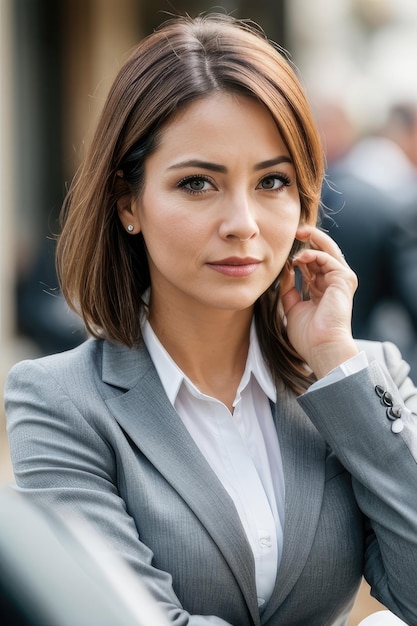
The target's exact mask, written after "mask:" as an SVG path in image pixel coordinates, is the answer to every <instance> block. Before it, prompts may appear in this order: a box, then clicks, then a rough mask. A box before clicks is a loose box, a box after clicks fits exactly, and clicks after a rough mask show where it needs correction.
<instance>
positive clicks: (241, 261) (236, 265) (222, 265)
mask: <svg viewBox="0 0 417 626" xmlns="http://www.w3.org/2000/svg"><path fill="white" fill-rule="evenodd" d="M260 263H261V262H260V260H259V259H255V258H252V257H245V258H240V257H228V258H227V259H220V260H218V261H212V262H210V263H207V265H208V267H210V268H211V269H213V270H215V271H216V272H219V273H220V274H223V275H225V276H230V277H233V278H244V277H246V276H250V275H251V274H253V273H254V272H256V270H257V269H258V267H259V265H260Z"/></svg>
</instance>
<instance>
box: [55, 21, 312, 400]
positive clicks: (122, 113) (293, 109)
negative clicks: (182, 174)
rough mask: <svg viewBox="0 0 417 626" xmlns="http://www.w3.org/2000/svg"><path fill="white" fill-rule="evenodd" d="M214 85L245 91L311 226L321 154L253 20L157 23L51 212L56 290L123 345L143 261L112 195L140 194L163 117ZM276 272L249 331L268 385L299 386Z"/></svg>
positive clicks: (279, 57) (298, 92)
mask: <svg viewBox="0 0 417 626" xmlns="http://www.w3.org/2000/svg"><path fill="white" fill-rule="evenodd" d="M216 91H226V92H234V93H239V94H244V95H246V96H249V97H253V98H256V99H257V100H258V101H260V102H262V103H263V104H264V105H265V106H266V107H267V108H268V109H269V111H270V113H271V115H272V117H273V118H274V120H275V122H276V124H277V127H278V129H279V131H280V133H281V135H282V137H283V140H284V142H285V144H286V146H287V148H288V150H289V153H290V155H291V158H292V159H293V163H294V166H295V171H296V177H297V185H298V190H299V195H300V202H301V216H302V219H303V220H304V221H305V222H308V223H313V224H314V223H316V221H317V213H318V206H319V198H320V191H321V184H322V178H323V169H324V164H323V151H322V147H321V144H320V139H319V135H318V132H317V129H316V126H315V123H314V120H313V116H312V113H311V110H310V106H309V104H308V102H307V100H306V97H305V95H304V92H303V89H302V87H301V85H300V83H299V80H298V78H297V76H296V73H295V71H294V69H293V68H292V66H291V64H290V62H289V61H288V59H287V58H286V56H285V54H284V53H283V51H282V50H281V49H280V48H279V47H278V46H277V45H275V44H273V43H272V42H270V41H268V39H267V38H266V37H265V35H264V34H263V33H262V32H261V31H260V29H258V28H257V27H256V26H255V25H253V24H250V23H249V22H246V21H241V20H237V19H235V18H232V17H230V16H226V15H218V14H208V15H205V16H200V17H197V18H194V19H192V18H189V17H179V18H174V19H173V20H170V21H168V22H166V23H165V24H164V25H163V26H162V27H160V28H159V29H158V30H157V31H155V32H154V33H153V34H151V35H149V36H148V37H146V38H145V39H144V40H143V41H142V42H141V43H140V44H139V45H138V46H137V47H136V48H135V50H134V51H133V53H132V54H131V56H130V57H129V58H128V60H127V61H126V63H125V64H124V65H123V67H122V68H121V70H120V71H119V73H118V75H117V77H116V79H115V81H114V83H113V86H112V88H111V90H110V93H109V95H108V97H107V100H106V103H105V105H104V109H103V112H102V114H101V117H100V120H99V122H98V126H97V129H96V132H95V135H94V138H93V140H92V143H91V146H90V148H89V151H88V153H87V155H86V158H85V160H84V162H83V164H82V166H81V168H80V169H79V171H78V172H77V174H76V176H75V178H74V180H73V183H72V185H71V187H70V189H69V192H68V194H67V197H66V199H65V201H64V205H63V208H62V213H61V220H62V221H61V224H62V230H61V234H60V236H59V238H58V244H57V270H58V276H59V280H60V285H61V289H62V293H63V295H64V297H65V298H66V300H67V302H68V304H69V305H70V307H71V308H72V309H74V310H75V311H76V312H77V313H79V315H81V317H82V318H83V320H84V323H85V325H86V328H87V330H88V331H89V332H90V333H91V334H92V335H93V336H96V337H103V336H104V337H106V338H108V339H110V340H112V341H115V342H119V343H122V344H125V345H126V346H129V347H133V346H135V345H137V344H138V343H140V341H141V331H140V314H141V311H143V309H144V307H146V304H145V303H144V302H143V299H142V296H143V293H144V292H145V290H146V289H147V288H148V287H149V285H150V277H149V267H148V261H147V256H146V250H145V245H144V241H143V237H142V235H141V234H140V233H139V234H138V235H134V236H132V235H130V234H128V233H126V231H125V230H124V228H123V227H122V224H121V222H120V220H119V217H118V213H117V202H118V200H119V199H120V198H121V197H122V196H123V195H125V194H126V193H130V194H133V195H135V194H138V193H140V190H141V186H142V184H143V176H144V163H145V160H146V158H147V156H148V155H149V154H150V153H151V152H152V150H154V149H155V147H156V146H157V144H158V139H159V135H160V133H159V131H160V129H161V127H162V126H163V125H164V124H165V123H166V122H167V120H169V118H170V116H171V115H173V114H175V113H177V112H178V111H179V110H180V109H183V108H184V107H186V106H187V105H188V104H190V103H192V102H194V101H196V100H198V99H202V98H204V97H206V96H208V95H210V94H212V93H213V92H216ZM121 173H122V176H121V175H120V174H121ZM278 279H279V277H277V280H276V281H275V282H274V283H273V285H271V287H270V288H269V289H268V290H267V291H266V292H265V293H264V294H263V295H262V296H261V297H260V298H259V299H258V301H257V302H256V303H255V320H256V327H257V332H258V336H259V340H260V344H261V348H262V350H263V354H264V356H265V358H266V361H267V362H268V363H269V365H270V367H271V370H272V372H273V374H274V375H275V378H276V380H277V382H279V381H281V383H283V384H284V386H287V387H289V388H291V389H293V390H295V391H297V392H299V391H302V390H304V389H306V387H307V386H308V385H309V384H310V382H311V380H310V373H309V371H308V370H307V368H306V366H305V364H304V363H303V362H302V360H301V359H300V357H299V356H298V354H297V353H296V352H295V351H294V350H293V348H292V346H291V345H290V344H289V341H288V338H287V334H286V330H285V320H284V318H283V316H282V314H280V309H279V280H278Z"/></svg>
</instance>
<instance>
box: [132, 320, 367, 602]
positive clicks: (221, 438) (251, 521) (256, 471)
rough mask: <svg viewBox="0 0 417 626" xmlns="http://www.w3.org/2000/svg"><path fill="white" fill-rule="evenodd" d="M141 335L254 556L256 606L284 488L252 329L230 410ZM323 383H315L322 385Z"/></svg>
mask: <svg viewBox="0 0 417 626" xmlns="http://www.w3.org/2000/svg"><path fill="white" fill-rule="evenodd" d="M142 333H143V339H144V342H145V345H146V347H147V349H148V351H149V354H150V356H151V359H152V361H153V363H154V365H155V368H156V370H157V372H158V375H159V377H160V379H161V382H162V385H163V387H164V389H165V392H166V394H167V396H168V398H169V400H170V402H171V404H172V405H173V407H174V408H175V409H176V411H177V413H178V415H179V416H180V418H181V420H182V421H183V423H184V425H185V427H186V428H187V430H188V432H189V433H190V435H191V436H192V438H193V439H194V441H195V443H196V444H197V446H198V447H199V449H200V451H201V452H202V454H203V455H204V456H205V458H206V460H207V461H208V463H209V464H210V466H211V468H212V469H213V471H214V472H215V473H216V475H217V477H218V478H219V480H220V482H221V483H222V485H223V487H224V488H225V490H226V491H227V493H228V494H229V496H230V497H231V499H232V501H233V503H234V505H235V507H236V510H237V513H238V515H239V518H240V521H241V523H242V526H243V529H244V531H245V533H246V536H247V539H248V542H249V545H250V547H251V549H252V552H253V556H254V562H255V576H256V588H257V596H258V605H259V607H262V606H263V605H264V604H265V603H267V602H268V600H269V599H270V597H271V594H272V591H273V588H274V584H275V579H276V574H277V570H278V566H279V563H280V560H281V556H282V547H283V530H284V522H285V520H284V507H285V486H284V474H283V467H282V458H281V450H280V445H279V441H278V435H277V430H276V428H275V425H274V421H273V417H272V412H271V407H270V403H269V401H270V400H271V401H272V402H276V389H275V385H274V383H273V380H272V377H271V374H270V371H269V369H268V368H267V366H266V364H265V361H264V359H263V357H262V353H261V350H260V346H259V342H258V338H257V335H256V330H255V325H254V323H252V326H251V332H250V344H249V352H248V357H247V362H246V367H245V371H244V373H243V376H242V379H241V381H240V384H239V387H238V389H237V392H236V397H235V399H234V402H233V413H231V412H230V411H229V409H228V408H227V407H226V406H225V405H224V404H223V403H222V402H220V401H219V400H217V399H215V398H212V397H210V396H208V395H205V394H203V393H201V392H200V391H199V390H198V388H197V387H196V386H195V385H194V384H193V383H192V381H191V380H190V379H189V378H188V377H187V376H186V375H185V374H184V373H183V372H182V370H181V369H180V368H179V367H178V366H177V364H176V363H175V362H174V361H173V359H172V358H171V357H170V355H169V354H168V352H167V351H166V350H165V348H164V347H163V345H162V344H161V343H160V341H159V340H158V338H157V337H156V335H155V333H154V332H153V330H152V327H151V325H150V324H149V322H148V321H146V320H145V321H144V323H143V324H142ZM361 357H362V359H363V356H362V355H361ZM355 359H356V357H355V358H354V361H355ZM351 361H352V359H351ZM348 363H349V362H348ZM364 366H366V362H364V361H363V360H361V358H359V359H358V362H357V364H354V365H353V366H352V367H350V368H349V367H345V368H343V367H341V368H337V370H334V371H333V372H332V373H330V374H328V377H329V382H330V381H332V382H333V381H334V380H335V377H336V379H337V378H341V377H343V376H345V375H348V374H350V373H353V372H354V371H357V370H358V369H361V367H364ZM326 380H327V377H326V378H325V379H322V380H320V381H318V382H317V383H315V386H321V385H323V384H326Z"/></svg>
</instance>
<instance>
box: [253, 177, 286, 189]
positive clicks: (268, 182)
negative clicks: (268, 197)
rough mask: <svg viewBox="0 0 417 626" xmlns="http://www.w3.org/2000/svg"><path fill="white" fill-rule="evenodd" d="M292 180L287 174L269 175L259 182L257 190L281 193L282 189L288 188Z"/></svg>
mask: <svg viewBox="0 0 417 626" xmlns="http://www.w3.org/2000/svg"><path fill="white" fill-rule="evenodd" d="M290 184H291V181H290V179H289V178H288V176H286V175H285V174H268V176H265V177H264V178H262V180H261V181H260V182H259V184H258V186H257V189H263V190H265V191H279V190H280V189H282V187H288V185H290Z"/></svg>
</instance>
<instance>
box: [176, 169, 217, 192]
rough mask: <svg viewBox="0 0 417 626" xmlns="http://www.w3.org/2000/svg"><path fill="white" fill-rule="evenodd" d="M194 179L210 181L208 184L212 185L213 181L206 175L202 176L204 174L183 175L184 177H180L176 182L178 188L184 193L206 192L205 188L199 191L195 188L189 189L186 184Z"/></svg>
mask: <svg viewBox="0 0 417 626" xmlns="http://www.w3.org/2000/svg"><path fill="white" fill-rule="evenodd" d="M194 180H198V181H204V182H207V183H210V185H213V183H212V182H211V180H210V178H209V177H208V176H204V174H197V175H195V174H193V175H191V176H185V177H184V178H182V179H181V180H180V182H179V183H178V184H177V187H179V188H180V189H183V190H184V191H185V192H186V193H189V194H191V195H201V194H202V193H206V190H204V189H202V190H201V191H197V190H195V189H189V188H187V187H186V185H188V184H189V183H191V182H192V181H194Z"/></svg>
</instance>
